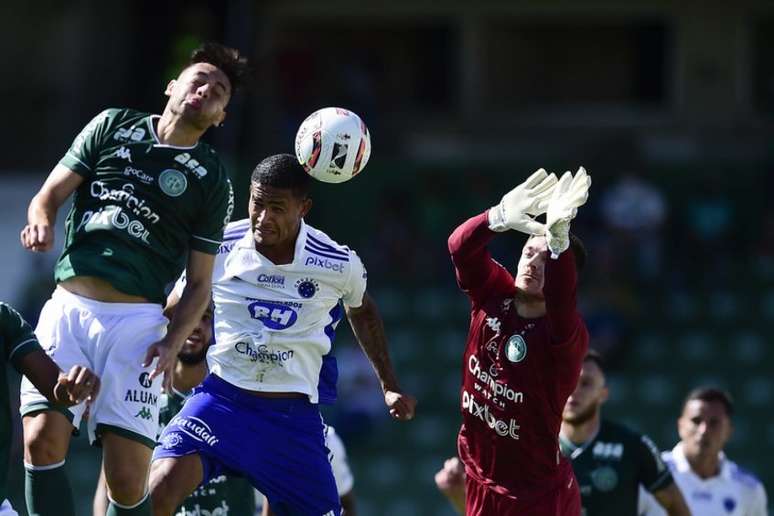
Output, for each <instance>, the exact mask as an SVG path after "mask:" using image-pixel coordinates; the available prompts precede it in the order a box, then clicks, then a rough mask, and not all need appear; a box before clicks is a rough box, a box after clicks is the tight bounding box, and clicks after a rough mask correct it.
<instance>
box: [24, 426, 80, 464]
mask: <svg viewBox="0 0 774 516" xmlns="http://www.w3.org/2000/svg"><path fill="white" fill-rule="evenodd" d="M68 442H69V436H68V435H67V434H65V435H62V431H61V429H59V428H58V427H57V426H56V425H51V424H47V419H46V418H45V417H43V416H42V414H41V415H39V416H37V417H30V418H25V419H24V460H25V462H27V463H29V464H33V465H35V466H47V465H49V464H56V463H58V462H62V461H63V460H65V456H66V455H67V444H68Z"/></svg>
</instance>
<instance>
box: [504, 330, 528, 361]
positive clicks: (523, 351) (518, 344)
mask: <svg viewBox="0 0 774 516" xmlns="http://www.w3.org/2000/svg"><path fill="white" fill-rule="evenodd" d="M505 356H506V357H508V360H510V361H511V362H521V361H522V360H524V358H525V357H526V356H527V342H526V341H525V340H524V337H522V336H521V335H511V338H510V339H508V344H507V345H506V347H505Z"/></svg>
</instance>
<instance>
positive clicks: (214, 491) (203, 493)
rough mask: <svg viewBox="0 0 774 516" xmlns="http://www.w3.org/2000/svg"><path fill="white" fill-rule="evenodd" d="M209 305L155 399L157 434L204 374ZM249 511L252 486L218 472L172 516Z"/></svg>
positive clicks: (97, 500) (103, 502)
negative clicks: (167, 387) (169, 384)
mask: <svg viewBox="0 0 774 516" xmlns="http://www.w3.org/2000/svg"><path fill="white" fill-rule="evenodd" d="M212 309H213V308H212V305H210V306H208V307H207V309H206V310H205V311H204V315H202V318H201V320H200V321H199V324H198V325H197V326H196V328H195V329H194V331H193V333H192V334H191V335H190V336H189V337H188V338H187V339H186V341H185V343H184V344H183V347H182V349H181V350H180V353H178V354H177V364H176V365H175V371H174V374H173V375H172V389H171V391H169V392H162V393H161V399H160V400H159V407H160V408H159V425H160V427H159V434H160V433H161V431H162V430H163V429H164V427H165V426H166V425H167V424H169V422H170V421H171V420H172V418H173V417H174V416H175V415H176V414H177V413H178V412H179V411H180V409H181V408H182V407H183V404H184V403H185V400H186V399H188V397H190V396H191V394H192V392H193V388H194V387H196V386H197V385H199V384H200V383H201V382H202V380H204V378H205V377H206V376H207V362H206V360H205V358H206V356H207V350H208V349H209V347H210V342H211V341H212ZM107 504H108V499H107V492H106V487H105V476H104V472H103V473H102V474H101V475H100V480H99V483H98V484H97V492H96V493H95V495H94V516H104V514H105V511H106V510H107ZM218 511H220V513H222V514H234V515H239V514H248V515H249V514H253V513H254V512H255V497H254V496H253V487H252V486H251V485H250V483H249V482H248V481H247V480H245V479H244V478H241V477H233V476H228V475H220V476H217V477H215V478H213V479H212V480H210V482H209V483H207V484H206V485H202V486H200V487H199V488H198V489H196V490H195V491H194V492H193V493H192V494H191V496H189V497H188V498H186V499H185V501H184V502H183V504H182V505H181V506H180V507H178V508H177V510H176V511H175V515H176V516H187V515H190V514H219V512H218Z"/></svg>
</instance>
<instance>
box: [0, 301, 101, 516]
mask: <svg viewBox="0 0 774 516" xmlns="http://www.w3.org/2000/svg"><path fill="white" fill-rule="evenodd" d="M0 358H1V359H2V364H0V464H2V465H3V467H0V514H6V513H7V512H11V511H13V509H11V508H10V504H9V503H8V502H7V501H5V499H6V498H7V497H8V492H7V484H6V481H7V474H8V467H7V466H8V460H9V457H10V453H11V414H10V405H9V401H10V400H9V397H8V382H7V379H6V364H7V363H10V364H11V365H12V366H13V367H14V368H15V369H16V370H17V371H19V373H21V374H23V375H25V376H26V377H27V378H29V380H30V382H32V384H33V385H35V386H36V387H37V388H38V389H39V390H40V392H42V393H44V394H45V396H46V398H47V399H48V400H49V401H50V402H51V403H55V404H57V405H60V406H69V405H73V404H75V403H80V402H82V401H84V400H87V399H91V398H92V397H94V396H96V395H97V392H99V378H98V377H97V375H95V374H94V373H92V372H91V371H90V370H89V369H87V368H85V367H82V366H79V365H76V366H73V367H72V368H71V369H70V370H69V372H68V373H67V374H65V373H63V372H62V371H60V369H59V367H57V365H56V364H55V363H54V361H53V360H51V359H50V358H49V357H48V355H46V354H45V353H44V352H43V349H42V348H41V347H40V344H39V343H38V339H37V338H35V334H33V333H32V328H31V327H30V325H29V324H27V322H26V321H25V320H24V319H23V318H22V316H21V315H19V312H17V311H16V310H14V309H13V308H12V307H11V306H10V305H8V304H6V303H3V302H0ZM6 511H7V512H6Z"/></svg>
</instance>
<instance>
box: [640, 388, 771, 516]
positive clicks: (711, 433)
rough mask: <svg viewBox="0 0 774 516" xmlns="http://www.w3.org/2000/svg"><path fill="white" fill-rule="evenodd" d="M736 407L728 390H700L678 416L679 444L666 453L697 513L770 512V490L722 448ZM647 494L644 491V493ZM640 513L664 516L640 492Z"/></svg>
mask: <svg viewBox="0 0 774 516" xmlns="http://www.w3.org/2000/svg"><path fill="white" fill-rule="evenodd" d="M733 413H734V405H733V403H732V401H731V397H730V396H729V395H728V394H727V393H726V392H724V391H722V390H719V389H712V388H698V389H694V390H693V391H691V392H690V393H689V394H688V396H687V397H686V398H685V402H684V403H683V411H682V414H681V415H680V418H679V419H678V420H677V431H678V433H679V434H680V442H678V443H677V445H676V446H675V447H674V448H673V449H672V450H671V451H666V452H664V453H663V454H662V457H663V459H664V462H665V463H666V464H667V465H668V466H669V469H670V470H671V471H672V477H674V479H675V482H676V483H677V486H678V487H679V488H680V490H681V491H682V493H683V498H684V499H685V501H686V503H687V504H688V507H689V508H690V510H691V514H694V515H696V516H766V515H767V514H768V509H767V507H766V490H765V489H764V487H763V484H761V482H760V480H758V479H757V478H756V477H755V475H753V474H752V473H750V472H748V471H746V470H744V469H742V468H740V467H739V466H738V465H737V464H736V463H735V462H733V461H731V460H729V459H728V458H727V457H726V455H725V453H723V448H724V447H725V445H726V443H727V442H728V440H729V439H730V437H731V432H732V430H733V427H732V424H731V416H732V415H733ZM643 493H644V495H643ZM638 512H639V514H640V515H647V516H664V515H665V514H666V513H665V512H664V510H663V509H662V508H661V506H660V505H659V504H658V503H656V502H655V499H654V498H653V497H652V496H650V494H649V493H647V492H646V491H644V490H641V491H640V510H639V511H638Z"/></svg>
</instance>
